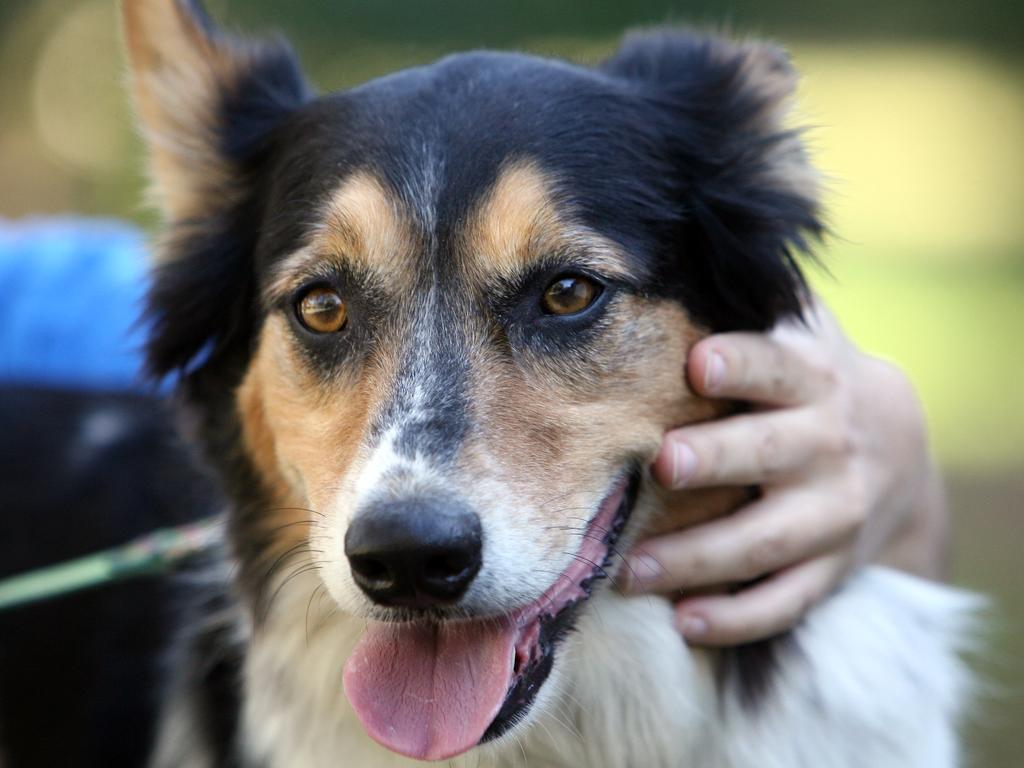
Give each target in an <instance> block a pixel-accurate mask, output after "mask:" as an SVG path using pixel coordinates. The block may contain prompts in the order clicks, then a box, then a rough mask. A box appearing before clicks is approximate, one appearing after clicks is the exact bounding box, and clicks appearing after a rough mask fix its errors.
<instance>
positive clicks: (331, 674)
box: [242, 569, 976, 768]
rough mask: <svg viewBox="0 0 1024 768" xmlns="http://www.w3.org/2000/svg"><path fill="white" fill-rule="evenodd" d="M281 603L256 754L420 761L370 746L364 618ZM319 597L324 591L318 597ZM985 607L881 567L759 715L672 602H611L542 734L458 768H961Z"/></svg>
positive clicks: (580, 649)
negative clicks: (692, 643) (351, 675)
mask: <svg viewBox="0 0 1024 768" xmlns="http://www.w3.org/2000/svg"><path fill="white" fill-rule="evenodd" d="M289 591H290V592H291V594H292V595H293V597H292V598H291V599H292V600H293V601H294V603H292V604H289V603H288V602H287V599H288V598H286V596H285V595H283V594H282V596H281V598H282V601H281V604H280V605H279V607H278V609H277V610H276V611H275V616H274V618H273V619H272V620H271V622H270V624H269V625H268V627H267V628H266V631H264V632H261V633H260V636H259V639H258V640H256V641H255V642H254V643H253V645H252V648H251V652H250V655H249V660H248V663H247V667H246V679H245V686H246V690H245V702H246V703H245V710H244V715H243V722H244V725H243V733H242V736H243V742H244V743H245V744H246V745H247V750H248V752H249V754H250V755H251V756H252V757H253V758H256V759H258V760H261V761H263V762H264V763H265V764H267V765H270V766H288V768H297V767H298V768H305V767H307V766H308V768H320V766H324V767H325V768H326V767H327V766H331V768H334V767H336V766H338V765H346V766H359V768H378V767H379V768H391V767H392V766H395V767H396V768H397V767H398V766H414V765H420V763H416V762H415V761H411V760H407V759H405V758H402V757H399V756H397V755H394V754H392V753H390V752H388V751H387V750H385V749H383V748H382V747H380V746H378V745H377V744H375V743H374V742H373V741H371V740H370V739H369V738H368V737H367V736H366V735H365V733H364V732H363V730H362V727H361V725H360V724H359V722H358V720H357V718H356V716H355V714H354V712H353V711H352V709H351V707H350V706H349V705H348V702H347V701H346V700H345V697H344V693H343V689H342V684H341V677H342V668H343V666H344V662H345V659H346V658H347V656H348V654H349V653H350V652H351V649H352V648H353V647H354V645H355V643H356V641H357V640H358V637H359V635H360V633H361V632H362V622H360V621H359V620H355V619H351V618H348V617H344V616H341V615H339V614H335V615H334V616H333V617H331V618H330V619H328V620H327V621H326V622H325V623H323V622H321V621H319V620H318V619H317V618H316V617H311V618H310V619H309V621H306V620H305V617H306V605H307V600H305V599H303V598H302V593H303V592H305V590H304V588H295V589H294V590H289ZM305 594H306V595H308V594H309V593H308V592H305ZM975 608H976V603H975V601H974V599H973V598H971V597H969V596H965V595H963V594H961V593H958V592H954V591H951V590H947V589H945V588H942V587H938V586H935V585H931V584H926V583H924V582H921V581H919V580H916V579H912V578H910V577H907V576H903V575H900V574H896V573H894V572H891V571H887V570H883V569H869V570H867V571H865V572H864V573H863V574H861V575H860V576H858V577H857V578H856V579H854V580H852V581H851V582H850V583H849V584H848V585H847V586H846V587H845V588H844V589H843V590H842V591H841V592H840V593H838V594H837V595H835V596H834V597H832V598H831V599H830V600H828V601H826V602H825V603H824V604H823V605H821V606H819V607H818V608H817V609H815V611H814V612H813V613H812V614H811V615H810V616H809V617H808V618H807V620H806V621H805V622H804V624H803V625H802V626H801V628H800V629H799V630H798V632H797V647H798V648H799V650H798V651H796V652H795V653H794V654H792V655H791V656H788V657H787V658H785V659H784V660H783V664H782V666H781V668H780V669H779V673H778V675H777V677H776V678H774V680H773V687H772V689H771V692H770V693H769V695H768V696H767V698H766V699H765V700H764V701H763V702H762V703H761V704H760V705H759V706H758V707H757V708H756V709H752V710H750V709H746V708H744V707H743V706H742V705H740V703H739V702H738V701H737V700H735V699H734V698H733V696H732V695H730V692H729V691H728V690H725V691H722V690H720V689H719V688H718V687H717V686H716V685H715V683H714V676H713V670H712V669H711V664H710V658H709V656H708V655H707V654H706V653H705V652H702V651H696V650H693V649H690V648H687V646H686V645H685V644H684V643H683V642H682V641H681V640H680V638H679V636H678V635H677V634H676V632H675V631H674V629H673V628H672V623H671V612H670V608H669V605H668V604H667V603H666V602H665V601H664V600H661V599H658V598H645V597H639V598H622V597H619V596H617V595H615V594H611V593H603V594H601V595H599V596H597V597H595V598H594V599H593V601H592V602H591V604H590V605H589V606H588V608H587V612H586V615H585V616H583V617H582V618H581V620H580V622H579V626H578V631H577V632H576V633H574V634H573V635H572V636H571V638H570V639H569V640H568V641H567V642H566V644H565V645H564V646H563V648H562V649H561V651H560V654H559V658H558V661H557V663H556V673H555V674H553V675H552V678H551V679H550V680H549V681H548V683H547V684H546V685H545V688H544V691H543V692H542V693H543V695H542V696H541V698H539V699H538V701H537V703H536V704H535V718H534V720H533V722H532V724H531V725H530V726H529V727H528V728H525V729H522V730H521V732H518V733H517V734H516V735H515V736H513V737H510V738H506V739H504V740H502V741H500V742H499V743H497V744H495V745H491V746H488V747H486V748H483V749H480V750H476V751H474V752H473V753H470V754H469V755H466V756H464V757H463V758H461V759H460V760H456V761H452V763H451V764H452V765H457V766H459V765H465V766H489V765H495V766H523V765H529V766H572V767H573V768H575V767H577V766H590V767H592V768H632V767H633V766H636V767H637V768H658V767H659V766H665V767H666V768H668V767H669V766H673V767H674V766H686V767H687V768H720V767H721V768H726V767H728V768H755V767H756V768H774V767H777V768H796V767H798V766H814V768H855V767H857V768H859V767H860V766H872V768H912V767H913V768H926V767H927V768H946V767H951V766H954V765H956V746H955V745H956V740H955V725H956V720H957V715H958V714H959V709H960V707H961V705H962V704H963V702H964V701H965V700H966V698H967V695H968V693H969V692H968V690H967V687H968V682H969V679H968V676H967V674H966V672H965V670H964V669H963V667H962V666H961V664H960V662H959V660H958V658H957V649H958V647H959V646H961V645H962V644H963V642H964V641H965V639H966V638H967V637H968V636H969V634H970V629H971V626H970V622H971V617H972V615H973V612H974V609H975Z"/></svg>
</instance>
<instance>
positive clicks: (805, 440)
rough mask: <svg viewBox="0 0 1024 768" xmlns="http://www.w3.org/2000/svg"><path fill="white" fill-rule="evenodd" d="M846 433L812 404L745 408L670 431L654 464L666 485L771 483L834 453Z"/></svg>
mask: <svg viewBox="0 0 1024 768" xmlns="http://www.w3.org/2000/svg"><path fill="white" fill-rule="evenodd" d="M841 439H842V434H841V432H840V431H839V430H836V429H830V428H829V425H828V424H827V423H825V422H824V421H823V419H822V417H821V416H820V415H819V414H817V413H816V412H814V411H813V410H811V409H808V408H789V409H784V410H781V411H767V412H761V413H753V414H743V415H741V416H732V417H730V418H727V419H722V420H721V421H712V422H705V423H703V424H698V425H694V426H689V427H683V428H682V429H676V430H673V431H671V432H669V433H667V434H666V435H665V438H664V440H663V441H662V444H661V451H660V452H659V453H658V456H657V457H656V458H655V460H654V464H653V465H652V467H651V470H652V473H653V475H654V479H655V480H657V481H658V482H659V483H661V484H662V485H664V486H665V487H666V488H683V487H686V488H701V487H707V486H719V485H755V484H761V483H770V482H774V481H777V480H779V479H780V478H786V477H791V476H793V475H794V474H797V473H798V472H800V471H802V470H805V469H806V468H807V467H809V466H813V465H815V464H816V463H817V460H818V459H821V458H824V457H828V456H833V455H835V453H836V452H837V451H839V450H841V449H842V447H843V446H842V445H841V444H840V441H841Z"/></svg>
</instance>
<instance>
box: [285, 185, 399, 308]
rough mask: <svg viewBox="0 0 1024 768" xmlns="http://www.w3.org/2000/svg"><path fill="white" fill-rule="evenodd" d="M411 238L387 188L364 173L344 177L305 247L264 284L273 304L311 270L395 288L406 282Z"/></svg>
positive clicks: (292, 255) (286, 258)
mask: <svg viewBox="0 0 1024 768" xmlns="http://www.w3.org/2000/svg"><path fill="white" fill-rule="evenodd" d="M415 243H416V237H415V231H414V228H413V223H412V219H411V218H410V217H409V216H408V215H407V214H406V212H405V210H404V206H403V205H402V203H401V202H400V201H399V200H398V199H397V198H396V197H395V195H393V194H392V193H390V192H389V191H388V189H387V187H386V186H385V185H384V184H383V183H382V182H381V181H380V180H379V179H377V178H376V177H375V176H373V175H372V174H370V173H369V172H367V171H357V172H356V173H354V174H352V175H351V176H349V177H347V178H346V179H345V180H344V181H343V182H342V183H341V185H340V186H339V187H338V189H337V190H336V191H335V192H334V193H333V194H332V195H331V197H330V198H329V199H328V201H327V203H326V204H325V205H324V206H323V208H322V211H321V214H320V217H319V221H318V222H317V223H316V224H315V225H314V227H313V230H312V234H311V236H310V239H309V242H308V243H307V244H306V245H305V246H304V247H302V248H300V249H299V250H297V251H295V252H293V253H292V254H290V255H289V256H287V257H285V259H283V260H282V261H281V263H280V264H278V265H277V267H276V268H275V270H274V274H273V276H272V277H271V279H270V281H269V282H268V284H267V288H266V292H265V293H266V297H267V299H268V300H273V299H275V298H278V297H280V296H283V295H284V294H286V293H287V292H289V291H290V290H292V289H293V288H294V287H295V286H294V284H293V283H294V281H295V280H296V278H297V276H300V275H302V274H303V273H304V272H308V271H310V270H313V269H315V268H317V267H321V266H324V267H330V266H331V265H337V266H341V265H346V266H349V267H354V268H355V269H357V270H360V271H366V272H374V273H376V274H378V275H381V276H382V277H384V278H386V279H387V280H389V281H392V282H397V283H398V284H402V283H407V282H409V281H410V280H411V279H412V265H411V259H412V256H413V251H414V248H415Z"/></svg>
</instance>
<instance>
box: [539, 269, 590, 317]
mask: <svg viewBox="0 0 1024 768" xmlns="http://www.w3.org/2000/svg"><path fill="white" fill-rule="evenodd" d="M600 293H601V288H600V286H598V285H597V283H595V282H594V281H593V280H591V279H590V278H587V277H583V276H582V275H571V276H570V275H567V276H565V277H559V278H558V279H556V280H555V281H554V282H553V283H551V285H549V286H548V287H547V289H546V290H545V291H544V296H543V297H542V298H541V302H540V303H541V306H542V307H543V308H544V311H545V312H547V313H548V314H549V315H574V314H576V313H577V312H582V311H583V310H584V309H586V308H587V307H589V306H590V305H591V304H593V303H594V299H596V298H597V297H598V296H599V295H600Z"/></svg>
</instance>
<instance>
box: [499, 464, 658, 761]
mask: <svg viewBox="0 0 1024 768" xmlns="http://www.w3.org/2000/svg"><path fill="white" fill-rule="evenodd" d="M639 481H640V472H639V471H638V470H636V469H632V470H629V471H625V472H623V473H622V474H621V475H620V477H618V478H617V479H616V481H615V482H614V483H613V484H612V486H611V490H610V491H609V492H608V493H607V494H606V495H605V497H604V498H603V499H602V501H601V503H600V504H599V505H598V508H597V512H595V514H594V515H593V516H592V517H591V518H590V520H589V521H588V522H587V525H586V528H585V530H584V531H583V533H582V535H581V537H580V538H581V541H580V545H579V548H578V549H577V551H576V552H575V553H573V562H572V563H570V565H569V566H568V567H567V568H566V569H565V570H564V571H562V573H560V574H559V575H558V577H557V578H556V579H555V581H554V582H552V584H551V586H550V587H548V589H547V590H546V591H545V592H544V593H543V594H542V595H541V596H540V597H539V598H537V599H536V600H534V601H533V602H531V603H530V604H528V605H526V606H523V607H522V608H519V609H518V610H516V611H514V612H513V613H512V614H511V618H512V619H513V620H514V621H515V623H516V626H517V631H518V636H517V638H516V642H515V655H516V658H515V662H514V673H513V677H512V683H511V685H510V686H509V691H508V694H507V695H506V697H505V702H504V704H503V705H502V707H501V709H500V710H499V712H498V714H497V715H496V716H495V718H494V720H493V721H492V722H491V725H490V726H489V727H488V729H487V731H486V732H485V733H484V735H483V738H482V739H481V743H483V742H486V741H490V740H492V739H495V738H498V737H499V736H501V735H502V734H504V733H505V732H506V731H508V729H509V728H511V727H512V726H513V725H514V724H515V723H516V722H518V721H519V720H520V719H522V717H523V716H524V715H525V714H526V713H527V711H528V710H529V708H530V706H531V705H532V704H533V702H534V700H535V699H536V697H537V694H538V693H539V692H540V688H541V687H542V685H543V684H544V682H545V680H546V679H547V677H548V675H549V674H550V672H551V669H552V666H553V664H554V650H555V646H556V645H557V643H558V642H559V641H560V640H561V638H562V637H563V636H564V635H565V634H566V633H567V632H568V631H569V630H570V629H571V628H572V625H573V621H574V619H575V610H573V609H575V608H577V607H578V606H579V605H580V604H582V603H583V602H585V601H586V600H587V599H588V598H589V597H590V594H591V591H592V589H593V583H594V582H595V581H596V580H598V579H603V578H605V577H607V572H606V571H605V569H606V568H608V567H609V566H610V564H611V557H612V547H613V546H614V544H615V542H616V540H617V539H618V537H619V534H620V533H621V532H622V529H623V527H624V526H625V524H626V522H627V521H628V519H629V516H630V514H631V513H632V511H633V506H634V504H635V501H636V495H637V491H638V489H639V484H640V482H639ZM582 552H586V553H587V555H591V556H589V557H588V556H585V555H581V553H582ZM595 553H596V554H595ZM581 558H582V559H581ZM570 574H571V575H570Z"/></svg>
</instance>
